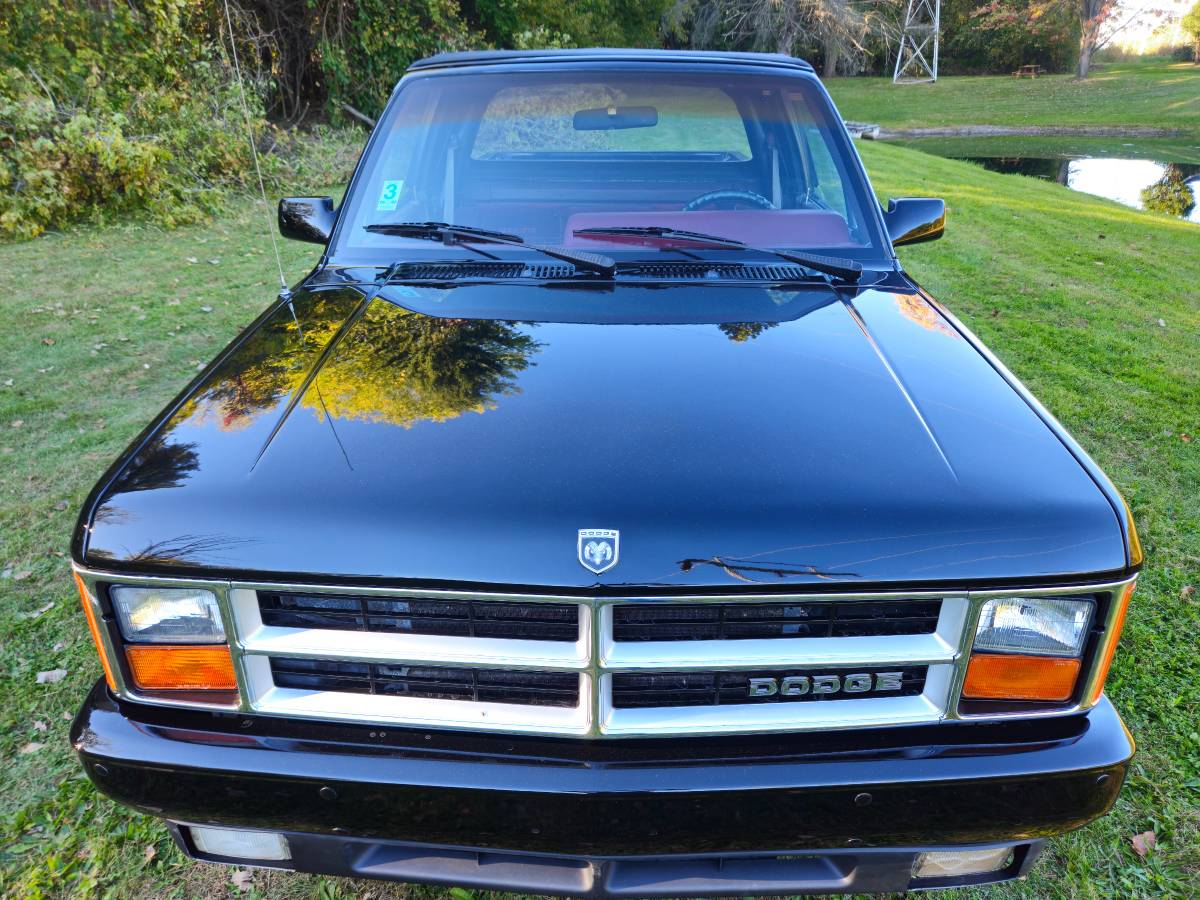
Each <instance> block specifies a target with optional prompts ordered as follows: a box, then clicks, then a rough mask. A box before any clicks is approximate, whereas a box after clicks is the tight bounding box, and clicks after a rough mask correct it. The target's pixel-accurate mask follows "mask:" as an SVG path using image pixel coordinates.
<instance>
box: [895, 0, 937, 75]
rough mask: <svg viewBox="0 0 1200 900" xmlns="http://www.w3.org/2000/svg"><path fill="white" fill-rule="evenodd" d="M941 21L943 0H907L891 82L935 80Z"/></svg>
mask: <svg viewBox="0 0 1200 900" xmlns="http://www.w3.org/2000/svg"><path fill="white" fill-rule="evenodd" d="M941 24H942V0H908V10H907V12H905V14H904V33H903V34H901V35H900V52H899V53H898V54H897V55H896V71H895V72H894V73H893V74H892V83H893V84H917V83H919V82H922V81H937V69H938V32H939V31H940V30H941Z"/></svg>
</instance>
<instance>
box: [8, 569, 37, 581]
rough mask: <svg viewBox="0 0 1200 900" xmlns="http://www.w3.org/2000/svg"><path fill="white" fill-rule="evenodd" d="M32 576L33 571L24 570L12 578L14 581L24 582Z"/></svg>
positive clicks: (14, 574)
mask: <svg viewBox="0 0 1200 900" xmlns="http://www.w3.org/2000/svg"><path fill="white" fill-rule="evenodd" d="M32 574H33V573H32V572H31V571H29V570H28V569H22V570H21V571H20V572H14V573H13V577H12V578H13V581H24V580H25V579H26V578H28V577H29V576H30V575H32Z"/></svg>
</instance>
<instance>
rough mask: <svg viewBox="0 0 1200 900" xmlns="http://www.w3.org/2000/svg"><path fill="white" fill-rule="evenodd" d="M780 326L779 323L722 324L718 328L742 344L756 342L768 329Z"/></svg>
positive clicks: (726, 335) (732, 339)
mask: <svg viewBox="0 0 1200 900" xmlns="http://www.w3.org/2000/svg"><path fill="white" fill-rule="evenodd" d="M778 324H779V323H778V322H722V323H721V324H720V325H718V326H717V327H718V328H720V329H721V331H722V332H723V333H724V335H725V337H727V338H729V339H730V340H731V341H733V342H735V343H738V344H741V343H745V342H746V341H752V340H754V339H755V338H756V337H758V336H759V335H760V334H762V333H763V332H764V331H766V330H767V329H768V328H774V327H775V326H776V325H778Z"/></svg>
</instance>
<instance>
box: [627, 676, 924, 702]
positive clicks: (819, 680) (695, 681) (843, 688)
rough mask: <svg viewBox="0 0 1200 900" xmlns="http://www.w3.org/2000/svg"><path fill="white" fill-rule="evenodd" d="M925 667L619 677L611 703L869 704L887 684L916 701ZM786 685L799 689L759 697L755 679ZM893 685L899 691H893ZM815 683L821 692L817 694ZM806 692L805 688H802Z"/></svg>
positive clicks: (890, 691)
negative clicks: (876, 688)
mask: <svg viewBox="0 0 1200 900" xmlns="http://www.w3.org/2000/svg"><path fill="white" fill-rule="evenodd" d="M925 673H926V667H924V666H910V667H907V668H902V669H888V670H886V671H885V670H883V669H868V668H863V667H859V668H856V669H852V670H837V669H805V670H796V669H792V670H788V671H786V672H776V671H759V672H653V673H629V672H626V673H621V674H617V675H613V677H612V683H613V687H612V699H613V707H614V708H615V709H645V708H655V707H676V706H720V705H721V704H725V705H727V706H728V705H730V704H743V703H812V702H817V701H820V702H832V701H835V700H859V701H861V700H867V699H870V698H871V697H873V696H876V695H875V694H873V693H872V692H871V691H872V689H873V687H874V686H875V685H878V684H880V683H881V681H880V679H881V677H885V678H887V679H889V680H888V681H887V682H882V683H885V684H887V685H889V689H888V691H887V696H889V697H912V696H915V695H917V694H920V693H921V692H922V691H924V690H925ZM755 680H758V681H761V682H764V683H768V684H772V685H776V684H777V683H779V682H782V683H784V684H785V685H786V684H787V683H788V682H789V681H790V682H791V683H792V684H793V685H794V686H795V690H793V691H791V692H789V691H787V690H786V688H785V689H784V690H783V691H780V690H778V688H776V689H774V690H772V691H771V692H770V693H767V692H765V691H764V692H761V693H755V691H753V690H751V683H752V681H755ZM892 684H894V685H895V687H894V688H893V687H890V686H891V685H892ZM814 685H820V686H822V689H819V690H814V687H813V686H814ZM801 688H802V690H801Z"/></svg>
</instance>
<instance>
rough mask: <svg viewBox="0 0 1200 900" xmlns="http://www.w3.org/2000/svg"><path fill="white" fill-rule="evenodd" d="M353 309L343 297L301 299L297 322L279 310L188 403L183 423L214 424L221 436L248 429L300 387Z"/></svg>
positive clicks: (183, 412)
mask: <svg viewBox="0 0 1200 900" xmlns="http://www.w3.org/2000/svg"><path fill="white" fill-rule="evenodd" d="M353 309H354V302H353V299H352V298H348V297H347V295H345V294H327V295H320V294H316V295H311V296H308V297H305V298H304V300H302V301H297V302H296V306H295V316H293V315H292V311H291V310H289V309H288V308H286V307H283V308H280V309H279V310H278V312H277V313H276V314H275V315H274V316H273V317H272V318H271V319H270V320H269V321H267V322H265V323H263V325H262V326H260V327H259V328H258V330H257V331H255V332H254V335H253V337H252V338H251V339H250V340H247V341H245V342H243V344H242V345H241V346H240V347H239V348H238V351H237V353H236V354H235V355H234V356H233V357H232V358H231V359H230V360H228V361H227V362H226V363H225V364H224V365H223V366H221V367H220V368H219V369H218V370H217V372H216V374H215V375H214V376H213V378H212V379H211V380H210V381H209V382H208V384H206V385H205V386H204V389H203V390H202V391H201V392H200V393H199V394H198V395H197V396H196V397H194V398H193V399H191V400H190V401H188V403H187V404H186V405H185V406H184V408H183V410H181V417H188V418H190V417H195V418H196V419H197V420H198V421H200V422H215V423H216V425H217V427H218V428H220V429H221V430H222V431H237V430H239V429H242V428H246V427H248V426H249V425H250V424H252V423H253V422H254V420H255V419H256V418H258V417H259V416H260V415H262V414H263V413H264V412H266V411H267V410H270V409H274V408H275V407H276V406H277V405H278V404H280V403H282V402H284V401H285V400H286V399H287V397H288V395H289V394H291V392H292V391H293V390H294V389H295V388H296V387H298V386H299V385H300V384H301V382H303V381H304V376H305V373H306V372H307V371H308V367H309V366H311V365H312V364H313V362H314V361H315V360H316V358H317V354H318V353H320V351H321V347H322V346H324V343H325V342H326V341H328V340H329V339H330V338H332V337H333V335H334V334H335V333H336V332H337V330H338V328H339V327H340V326H341V324H342V322H344V321H345V319H346V317H347V316H348V315H349V314H350V312H351V311H352V310H353ZM297 321H298V322H299V324H297Z"/></svg>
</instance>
